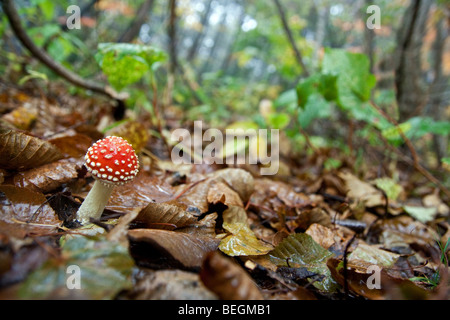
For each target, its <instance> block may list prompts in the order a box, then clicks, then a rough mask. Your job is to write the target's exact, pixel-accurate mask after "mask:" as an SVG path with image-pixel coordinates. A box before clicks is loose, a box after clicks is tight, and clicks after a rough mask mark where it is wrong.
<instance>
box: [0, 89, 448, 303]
mask: <svg viewBox="0 0 450 320" xmlns="http://www.w3.org/2000/svg"><path fill="white" fill-rule="evenodd" d="M16 95H17V93H16ZM22 99H23V100H24V101H27V100H31V99H32V98H31V97H30V96H27V95H23V97H22ZM65 99H68V98H67V97H66V98H65ZM71 99H73V100H74V101H72V102H70V101H68V102H67V107H65V108H63V107H61V106H59V105H58V104H57V103H56V102H54V103H53V104H52V103H51V102H46V106H47V107H48V108H49V109H51V110H52V111H53V112H54V113H53V114H54V117H53V118H49V119H46V118H44V119H43V118H36V117H35V116H34V114H35V113H33V110H32V109H31V111H30V110H28V112H27V113H22V114H21V112H20V109H19V106H13V107H12V108H11V110H9V112H8V113H7V114H6V115H5V116H4V117H2V121H1V122H0V150H1V154H2V157H1V161H0V169H1V170H0V177H1V179H0V181H1V184H0V210H1V213H2V214H1V216H0V241H1V249H0V256H1V260H2V264H1V266H0V289H1V291H0V297H1V298H9V299H11V298H18V299H21V298H25V299H79V298H84V299H229V300H236V299H252V300H258V299H267V300H271V299H274V300H278V299H287V300H296V299H301V300H302V299H305V300H306V299H307V300H310V299H344V298H354V299H389V298H395V299H407V298H423V299H432V298H436V297H442V296H444V297H447V298H448V296H446V294H448V292H447V290H448V289H447V286H446V285H447V284H446V283H442V282H441V283H439V282H437V283H433V282H432V281H431V280H432V279H442V281H444V280H445V281H448V277H447V278H445V276H444V275H445V272H447V273H448V265H445V263H447V261H448V249H449V247H450V246H448V245H447V246H446V244H448V238H449V234H450V225H449V220H448V219H449V209H448V199H445V198H441V197H440V196H439V194H438V193H437V192H436V191H435V190H434V189H432V188H429V187H428V188H425V189H422V191H421V190H420V189H419V188H417V189H416V190H414V189H413V188H412V187H408V188H405V187H404V185H401V184H400V183H399V182H398V181H397V180H393V179H392V178H391V177H383V176H379V177H377V179H373V176H370V174H367V175H361V174H358V173H357V171H356V170H353V171H352V167H351V166H349V165H344V166H341V167H339V168H334V169H333V168H332V169H326V168H325V167H324V166H323V163H324V161H325V160H326V157H329V156H330V155H331V154H334V153H333V152H332V150H325V149H323V150H321V151H320V152H319V153H314V154H313V155H310V156H307V155H303V156H302V158H294V157H293V156H292V157H293V158H292V159H288V158H286V155H284V157H283V158H282V159H281V160H280V168H284V169H283V170H282V172H281V173H279V174H277V175H274V176H260V175H259V174H258V172H259V170H258V168H259V165H237V166H233V165H214V164H213V165H206V164H202V165H195V164H192V165H176V164H174V163H172V162H171V161H170V156H169V154H168V153H167V150H166V149H165V145H164V143H163V142H162V140H161V137H160V136H157V135H154V134H152V132H156V131H157V128H155V126H154V124H153V123H152V122H151V121H149V120H147V119H145V118H143V119H140V120H135V119H131V118H130V119H126V121H123V122H120V123H113V122H112V123H110V124H111V125H110V127H109V128H108V129H106V130H104V127H103V128H102V127H101V125H100V123H99V122H98V121H96V120H94V121H93V119H95V118H94V117H95V112H94V111H92V110H91V109H90V108H92V106H93V105H94V104H95V103H94V102H93V101H92V100H89V99H86V98H77V97H72V98H71ZM77 99H78V100H81V102H80V101H78V100H77ZM69 100H70V99H69ZM103 104H104V102H103ZM96 108H98V107H96ZM83 109H84V110H83ZM14 110H16V111H17V112H12V111H14ZM167 126H168V129H169V130H173V129H175V128H177V127H181V126H183V124H181V123H178V122H177V121H173V120H172V122H170V125H169V123H168V124H167ZM105 134H118V135H121V136H123V137H126V138H127V140H128V141H130V143H132V145H133V147H134V148H135V149H136V150H138V152H139V159H140V162H141V165H142V167H141V169H142V170H141V172H140V173H139V175H138V176H137V178H136V179H135V181H133V183H129V184H126V185H124V186H121V187H117V188H116V189H115V190H114V191H113V194H112V196H111V199H110V200H109V202H108V204H107V207H106V210H105V212H104V214H103V217H102V219H101V220H100V221H94V224H92V225H90V226H89V227H86V228H79V225H77V224H76V222H75V221H74V220H73V219H74V213H75V212H76V210H77V208H78V207H79V205H80V204H81V202H82V201H83V199H84V198H85V196H86V195H87V192H88V191H89V190H90V188H91V186H92V184H93V181H94V180H93V178H92V177H91V176H90V174H89V173H88V172H87V171H86V169H85V168H84V166H83V157H84V153H85V151H86V149H87V148H88V147H89V145H90V144H91V143H92V142H94V141H96V140H97V139H99V138H101V137H103V136H104V135H105ZM282 143H283V144H289V142H288V141H282ZM230 152H233V151H230ZM285 153H286V154H287V155H289V152H283V154H285ZM341 160H343V159H341ZM341 163H345V161H341ZM423 190H425V191H423ZM70 266H76V267H79V268H80V269H82V270H83V279H82V281H83V282H82V284H83V286H82V287H83V290H81V291H74V290H72V291H71V290H67V285H66V284H67V283H66V280H67V270H68V269H67V268H68V267H70ZM374 266H375V267H376V268H379V270H380V272H381V279H382V280H381V283H382V284H383V285H382V287H381V288H375V289H370V288H368V286H367V282H368V281H369V278H370V276H372V274H373V271H372V270H373V268H374ZM99 270H102V272H99ZM445 270H447V271H445ZM439 277H440V278H439ZM418 278H420V279H422V280H421V281H416V280H414V279H418ZM424 279H425V280H424ZM430 279H431V280H430ZM446 279H447V280H446Z"/></svg>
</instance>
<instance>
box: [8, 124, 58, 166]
mask: <svg viewBox="0 0 450 320" xmlns="http://www.w3.org/2000/svg"><path fill="white" fill-rule="evenodd" d="M0 154H1V155H2V156H1V157H0V167H1V168H4V169H17V170H25V169H29V168H36V167H39V166H41V165H44V164H47V163H50V162H53V161H56V160H59V159H61V158H62V157H63V155H62V153H61V152H60V151H59V149H58V148H57V147H56V146H54V145H53V144H51V143H50V142H47V141H44V140H41V139H39V138H36V137H32V136H29V135H26V134H25V133H22V132H17V131H13V130H6V131H2V132H0Z"/></svg>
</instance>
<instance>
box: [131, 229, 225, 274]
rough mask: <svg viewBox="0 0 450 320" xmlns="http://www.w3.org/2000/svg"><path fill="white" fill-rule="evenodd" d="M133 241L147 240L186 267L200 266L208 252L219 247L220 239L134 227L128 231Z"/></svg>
mask: <svg viewBox="0 0 450 320" xmlns="http://www.w3.org/2000/svg"><path fill="white" fill-rule="evenodd" d="M128 235H129V237H130V238H131V240H132V241H135V242H146V243H149V244H150V245H152V246H155V247H158V248H162V249H163V250H164V251H165V253H166V255H168V256H170V257H172V258H173V259H175V260H177V261H178V262H180V263H181V264H183V265H184V266H185V267H199V266H201V264H202V261H203V259H204V257H205V256H206V254H207V253H209V252H211V251H214V250H216V249H217V247H218V245H219V243H218V240H216V239H213V238H208V237H201V236H193V235H190V234H187V233H182V232H175V231H168V230H158V229H132V230H129V231H128Z"/></svg>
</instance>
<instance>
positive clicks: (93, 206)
mask: <svg viewBox="0 0 450 320" xmlns="http://www.w3.org/2000/svg"><path fill="white" fill-rule="evenodd" d="M84 158H85V160H86V162H85V166H86V168H87V170H88V171H89V172H90V173H91V174H92V176H93V177H94V179H95V182H94V186H93V187H92V189H91V190H90V191H89V193H88V195H87V196H86V198H85V199H84V201H83V203H82V204H81V207H80V208H79V209H78V212H77V217H76V218H77V220H78V221H79V222H80V223H81V224H85V223H86V222H89V220H90V218H93V219H99V218H100V216H101V215H102V213H103V209H104V208H105V206H106V203H107V202H108V199H109V197H110V195H111V193H112V191H113V189H114V186H116V185H123V184H124V183H126V182H129V181H131V180H133V179H134V177H135V176H136V175H137V173H138V171H139V160H138V158H137V156H136V153H135V152H134V150H133V147H132V146H131V145H130V144H129V143H128V142H127V141H126V140H124V139H122V138H120V137H115V136H108V137H106V138H105V139H101V140H98V141H97V142H96V143H94V144H93V145H92V146H91V147H90V148H89V149H88V151H87V153H86V156H85V157H84Z"/></svg>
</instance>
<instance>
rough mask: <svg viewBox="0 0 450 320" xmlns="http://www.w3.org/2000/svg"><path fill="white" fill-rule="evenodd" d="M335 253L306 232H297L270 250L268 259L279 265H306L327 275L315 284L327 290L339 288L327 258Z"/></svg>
mask: <svg viewBox="0 0 450 320" xmlns="http://www.w3.org/2000/svg"><path fill="white" fill-rule="evenodd" d="M331 256H333V254H332V253H331V252H330V251H328V250H326V249H324V248H322V247H321V246H320V245H319V244H318V243H317V242H315V241H314V240H313V239H312V237H311V236H310V235H308V234H305V233H295V234H291V235H290V236H288V237H287V238H286V239H284V240H283V241H282V242H281V243H280V244H279V245H278V246H277V247H276V248H275V249H274V250H272V251H271V252H269V254H268V259H269V260H270V261H271V262H273V263H275V264H276V265H277V266H279V267H293V266H294V267H296V268H301V267H305V268H306V269H307V270H308V271H311V272H315V273H317V274H319V275H323V276H325V277H324V278H323V279H322V280H321V281H315V282H314V283H313V285H314V286H315V287H316V288H318V289H320V290H323V291H326V292H334V291H335V290H336V289H337V286H336V282H335V281H334V279H333V278H332V277H331V274H330V270H328V267H327V264H326V263H327V260H328V258H330V257H331Z"/></svg>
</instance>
